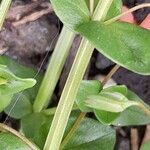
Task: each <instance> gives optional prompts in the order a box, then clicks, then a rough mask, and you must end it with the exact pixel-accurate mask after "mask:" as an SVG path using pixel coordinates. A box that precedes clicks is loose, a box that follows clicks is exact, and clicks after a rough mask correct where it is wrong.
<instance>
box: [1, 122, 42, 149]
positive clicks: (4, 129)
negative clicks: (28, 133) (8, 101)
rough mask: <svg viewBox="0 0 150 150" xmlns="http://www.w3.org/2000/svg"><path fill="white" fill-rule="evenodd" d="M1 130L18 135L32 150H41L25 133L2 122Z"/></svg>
mask: <svg viewBox="0 0 150 150" xmlns="http://www.w3.org/2000/svg"><path fill="white" fill-rule="evenodd" d="M0 131H2V132H6V131H7V132H10V133H12V134H13V135H15V136H17V137H18V138H19V139H21V140H22V141H23V142H24V143H25V144H27V145H28V146H29V147H30V148H31V149H32V150H39V149H38V148H37V147H36V146H35V145H34V144H33V143H32V142H30V141H29V140H28V139H26V138H25V137H24V136H23V135H21V134H20V133H19V132H17V131H16V130H14V129H12V128H10V127H8V126H6V125H5V124H2V123H0Z"/></svg>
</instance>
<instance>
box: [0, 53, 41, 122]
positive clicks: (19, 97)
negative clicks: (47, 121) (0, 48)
mask: <svg viewBox="0 0 150 150" xmlns="http://www.w3.org/2000/svg"><path fill="white" fill-rule="evenodd" d="M0 64H2V65H5V66H7V68H6V67H4V70H7V72H9V75H10V78H11V80H12V79H14V80H15V82H14V81H13V82H12V81H11V82H12V83H13V84H12V83H11V86H10V85H9V91H10V92H11V93H12V92H15V93H16V92H19V91H18V89H16V90H17V91H15V87H14V85H15V86H16V85H17V86H20V84H21V85H22V83H19V82H16V81H17V80H16V76H14V74H16V75H17V76H19V77H21V78H34V77H35V75H36V71H35V70H33V69H31V68H28V67H25V66H23V65H21V64H19V63H17V62H15V61H14V60H12V59H10V58H9V57H6V56H1V57H0ZM8 69H9V70H10V71H8ZM2 71H3V70H2ZM11 75H12V77H11ZM17 78H18V77H17ZM3 79H4V78H3ZM35 79H36V80H37V84H36V85H35V86H34V87H32V88H30V89H27V90H25V91H24V92H22V93H21V94H14V95H13V94H11V93H10V94H9V93H8V89H7V90H6V91H7V92H6V94H5V95H4V94H3V99H2V98H1V103H0V104H1V106H0V108H1V110H4V108H5V107H6V106H7V108H6V109H5V113H6V114H9V116H10V117H13V118H16V119H20V118H22V117H23V116H25V115H27V114H29V113H31V112H32V106H31V105H32V102H33V100H34V99H35V97H36V94H37V91H38V88H39V85H40V83H41V80H42V75H41V74H38V75H37V76H36V78H35ZM6 81H7V80H6ZM0 82H1V83H2V82H3V83H4V80H0ZM23 84H28V83H27V82H26V80H25V83H23ZM1 85H2V88H3V89H2V88H1V87H0V91H3V90H4V85H5V84H1ZM1 85H0V86H1ZM12 85H13V86H12ZM27 86H28V85H27ZM1 89H2V90H1ZM19 90H20V88H19ZM4 96H5V97H4ZM16 101H17V102H16ZM14 103H15V105H14ZM9 104H10V105H9ZM12 107H13V109H12ZM10 111H11V113H9V112H10Z"/></svg>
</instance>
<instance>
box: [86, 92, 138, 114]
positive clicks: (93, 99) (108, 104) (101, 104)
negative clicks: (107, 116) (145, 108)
mask: <svg viewBox="0 0 150 150" xmlns="http://www.w3.org/2000/svg"><path fill="white" fill-rule="evenodd" d="M86 105H87V106H88V107H91V108H94V109H98V110H104V111H109V112H115V113H118V112H122V111H124V110H125V109H126V108H128V107H130V106H133V105H139V103H138V102H135V101H128V99H127V98H126V97H125V96H124V95H122V94H121V93H117V92H114V93H110V92H101V93H100V94H99V95H91V96H89V97H88V98H87V100H86Z"/></svg>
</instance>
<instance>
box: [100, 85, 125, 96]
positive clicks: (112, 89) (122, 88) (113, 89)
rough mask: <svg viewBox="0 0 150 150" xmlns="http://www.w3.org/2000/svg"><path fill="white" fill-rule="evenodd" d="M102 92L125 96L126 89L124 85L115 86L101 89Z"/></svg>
mask: <svg viewBox="0 0 150 150" xmlns="http://www.w3.org/2000/svg"><path fill="white" fill-rule="evenodd" d="M102 92H118V93H121V94H123V95H124V96H126V95H127V94H128V89H127V87H126V86H125V85H115V86H110V87H108V88H105V89H103V90H102Z"/></svg>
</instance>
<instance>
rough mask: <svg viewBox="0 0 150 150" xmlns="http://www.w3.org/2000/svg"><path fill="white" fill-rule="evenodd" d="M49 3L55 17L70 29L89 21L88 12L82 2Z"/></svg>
mask: <svg viewBox="0 0 150 150" xmlns="http://www.w3.org/2000/svg"><path fill="white" fill-rule="evenodd" d="M51 3H52V6H53V9H54V11H55V13H56V15H57V16H58V17H59V18H60V20H61V21H62V22H63V23H64V24H65V25H66V26H67V27H70V28H71V29H73V28H74V27H76V26H77V25H79V24H80V23H83V22H86V21H88V20H89V10H88V7H87V5H86V3H85V1H84V0H51Z"/></svg>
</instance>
